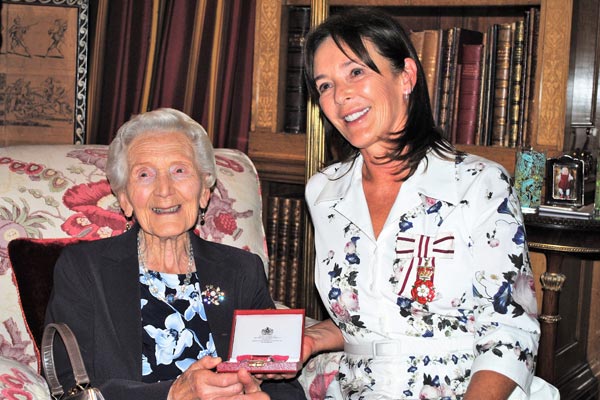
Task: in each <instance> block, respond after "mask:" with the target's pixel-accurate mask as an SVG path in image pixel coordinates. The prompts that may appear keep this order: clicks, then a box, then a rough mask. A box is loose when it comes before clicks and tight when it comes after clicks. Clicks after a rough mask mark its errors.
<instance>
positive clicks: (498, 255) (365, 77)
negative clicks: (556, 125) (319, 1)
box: [304, 8, 557, 400]
mask: <svg viewBox="0 0 600 400" xmlns="http://www.w3.org/2000/svg"><path fill="white" fill-rule="evenodd" d="M305 54H306V78H307V83H308V85H307V86H308V87H309V90H310V91H311V96H312V99H313V101H314V102H315V103H317V104H319V106H320V109H321V112H322V115H323V117H325V118H326V119H327V120H328V121H329V122H330V123H331V125H332V127H333V129H332V131H331V134H333V135H337V136H339V137H340V138H342V143H343V146H342V148H341V149H340V151H338V152H337V153H336V154H337V155H339V160H338V162H336V163H335V164H334V165H331V166H330V167H328V168H325V169H324V170H323V171H322V172H321V173H318V174H316V175H315V176H313V177H312V178H311V179H310V181H309V183H308V185H307V187H306V199H307V205H308V207H309V208H310V213H311V216H312V221H313V224H314V227H315V247H316V266H315V269H316V277H315V280H316V284H317V288H318V290H319V293H320V295H321V299H322V300H323V303H324V304H325V306H326V308H327V309H328V311H329V315H330V317H331V319H329V320H327V321H324V322H322V323H319V324H317V325H315V326H312V327H310V328H308V329H307V330H306V336H305V340H304V345H305V346H304V350H305V351H304V355H305V357H309V356H310V355H312V354H316V353H319V352H321V351H327V350H336V349H343V350H344V355H343V357H342V360H341V365H340V372H339V374H338V376H337V379H336V380H335V381H334V382H333V383H332V384H331V385H330V387H329V391H328V396H329V397H327V398H331V399H342V398H343V399H439V398H444V399H446V398H447V399H450V398H453V399H454V398H461V399H462V398H464V399H465V400H467V399H506V398H508V397H509V396H510V398H511V399H524V398H529V396H531V397H532V398H533V397H534V398H539V399H552V398H555V396H557V391H556V389H554V388H552V387H550V386H549V385H547V384H546V383H545V382H543V381H541V380H540V379H538V378H536V377H534V370H535V359H536V354H537V348H538V339H539V335H540V327H539V324H538V321H537V319H536V313H537V305H536V300H535V295H534V293H533V278H532V272H531V268H530V265H529V255H528V252H527V246H526V243H525V240H524V229H523V220H522V215H521V211H520V208H519V203H518V201H517V199H516V197H515V194H514V190H513V188H512V187H511V185H510V180H509V176H508V174H507V172H506V171H505V170H504V169H503V168H502V167H501V166H500V165H498V164H496V163H494V162H492V161H489V160H486V159H483V158H480V157H477V156H474V155H469V154H464V153H462V152H459V151H457V150H456V149H454V148H453V147H452V145H451V144H450V143H448V142H447V141H446V140H445V139H443V137H442V135H441V133H440V131H439V129H437V128H436V127H435V126H434V120H433V116H432V111H431V107H430V104H429V97H428V91H427V86H426V83H425V78H424V77H425V75H424V72H423V68H422V67H421V65H420V63H419V60H418V58H417V56H416V53H415V50H414V48H413V46H412V44H411V42H410V39H409V37H408V35H407V34H406V32H405V31H404V29H403V28H402V27H401V26H400V25H399V24H398V23H397V21H396V20H394V19H393V18H392V17H391V16H390V15H388V14H385V13H382V12H379V11H375V10H373V9H356V8H355V9H352V10H350V11H347V12H345V13H340V14H336V15H334V16H332V17H330V18H329V19H328V20H326V21H325V22H324V23H323V24H321V25H320V26H318V27H316V28H315V29H314V30H313V31H312V32H311V33H310V34H309V35H308V37H307V39H306V42H305Z"/></svg>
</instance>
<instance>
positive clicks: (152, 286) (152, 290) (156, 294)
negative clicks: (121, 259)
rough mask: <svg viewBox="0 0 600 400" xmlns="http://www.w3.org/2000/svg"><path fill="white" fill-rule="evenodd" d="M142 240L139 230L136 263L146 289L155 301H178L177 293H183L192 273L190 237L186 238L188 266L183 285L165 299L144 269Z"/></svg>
mask: <svg viewBox="0 0 600 400" xmlns="http://www.w3.org/2000/svg"><path fill="white" fill-rule="evenodd" d="M142 240H143V238H142V231H141V230H140V231H139V233H138V236H137V255H138V262H139V263H140V268H141V269H142V271H143V273H144V278H146V282H147V283H148V289H149V290H150V293H151V294H152V295H153V296H154V297H156V298H157V299H159V300H162V301H163V302H165V303H167V304H173V302H174V301H175V300H177V299H178V296H177V293H180V292H181V293H185V292H186V291H187V289H188V287H189V286H190V283H191V281H192V273H193V272H194V271H193V270H194V248H193V247H192V242H191V241H190V237H189V236H188V248H189V249H190V250H189V252H188V266H187V272H186V273H185V279H184V280H183V285H180V286H179V291H178V292H177V293H176V294H174V295H173V294H169V295H167V297H165V296H164V294H161V293H160V291H159V289H158V288H157V287H156V285H155V284H154V279H153V276H152V274H150V271H149V270H148V267H146V257H145V256H144V254H143V252H142V245H141V243H142Z"/></svg>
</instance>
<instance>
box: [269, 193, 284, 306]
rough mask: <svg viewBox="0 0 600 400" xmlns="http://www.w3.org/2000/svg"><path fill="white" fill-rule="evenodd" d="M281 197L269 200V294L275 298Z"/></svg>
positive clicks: (271, 197) (270, 197) (273, 197)
mask: <svg viewBox="0 0 600 400" xmlns="http://www.w3.org/2000/svg"><path fill="white" fill-rule="evenodd" d="M280 203H281V197H279V196H269V198H268V201H267V212H268V214H267V229H266V236H267V251H268V252H269V268H268V271H269V276H268V282H269V294H270V295H271V298H275V290H276V277H277V243H278V240H277V236H278V231H279V205H280Z"/></svg>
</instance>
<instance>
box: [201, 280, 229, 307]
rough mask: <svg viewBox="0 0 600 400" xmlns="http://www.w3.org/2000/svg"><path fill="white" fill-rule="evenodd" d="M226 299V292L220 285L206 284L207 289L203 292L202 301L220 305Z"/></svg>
mask: <svg viewBox="0 0 600 400" xmlns="http://www.w3.org/2000/svg"><path fill="white" fill-rule="evenodd" d="M223 301H225V292H224V291H222V290H221V288H220V287H218V286H217V287H214V286H213V285H206V289H204V291H203V292H202V302H203V303H204V304H214V305H215V306H218V305H219V304H221V303H222V302H223Z"/></svg>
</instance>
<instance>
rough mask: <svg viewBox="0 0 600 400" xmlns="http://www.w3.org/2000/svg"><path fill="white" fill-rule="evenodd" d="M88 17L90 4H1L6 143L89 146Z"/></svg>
mask: <svg viewBox="0 0 600 400" xmlns="http://www.w3.org/2000/svg"><path fill="white" fill-rule="evenodd" d="M88 13H89V7H88V0H27V1H22V0H2V15H1V18H2V21H1V22H2V39H3V40H2V47H1V48H0V57H1V58H2V60H3V62H2V67H1V68H0V92H2V93H4V98H3V99H2V100H3V103H4V104H3V106H2V111H3V112H2V113H1V114H0V115H2V125H3V129H4V131H3V135H4V137H3V141H4V142H5V143H11V144H13V143H15V144H25V143H40V142H44V143H63V144H69V143H86V133H87V131H86V108H87V88H88V64H87V63H88V32H89V15H88ZM5 143H2V144H5Z"/></svg>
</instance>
